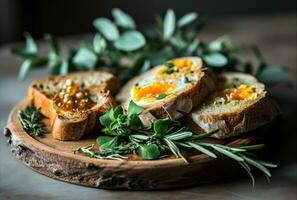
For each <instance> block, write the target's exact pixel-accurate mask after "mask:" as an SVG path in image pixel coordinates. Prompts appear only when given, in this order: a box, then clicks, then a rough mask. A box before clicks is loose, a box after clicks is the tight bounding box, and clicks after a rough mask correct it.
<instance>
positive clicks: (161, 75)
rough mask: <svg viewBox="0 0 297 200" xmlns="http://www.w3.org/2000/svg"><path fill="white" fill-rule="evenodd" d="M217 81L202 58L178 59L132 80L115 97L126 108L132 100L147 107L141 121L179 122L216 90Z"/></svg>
mask: <svg viewBox="0 0 297 200" xmlns="http://www.w3.org/2000/svg"><path fill="white" fill-rule="evenodd" d="M215 79H216V78H215V76H214V74H213V73H212V72H211V71H209V70H208V69H206V68H203V64H202V60H201V59H200V58H198V57H183V58H176V59H172V60H170V61H168V62H167V63H166V64H164V65H160V66H156V67H154V68H152V69H151V70H149V71H147V72H145V73H143V74H142V75H140V76H138V77H135V78H134V79H132V80H130V81H129V82H128V83H127V84H126V85H124V86H123V88H122V89H121V90H120V92H119V94H118V95H117V97H116V98H117V100H118V101H119V102H121V103H122V105H123V106H124V107H127V104H128V103H129V102H130V100H133V101H134V102H135V103H136V104H137V105H139V106H142V107H144V108H145V109H146V111H145V113H146V114H145V115H143V116H142V117H143V120H142V121H146V120H149V121H151V120H153V118H165V117H168V118H170V119H179V118H181V117H183V116H185V115H186V114H188V113H190V112H191V110H192V109H193V108H194V107H195V106H197V105H199V104H200V103H202V101H203V99H204V98H205V97H206V96H207V95H208V94H209V93H210V92H212V91H213V90H214V89H215Z"/></svg>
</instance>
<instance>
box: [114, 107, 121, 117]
mask: <svg viewBox="0 0 297 200" xmlns="http://www.w3.org/2000/svg"><path fill="white" fill-rule="evenodd" d="M122 114H123V108H122V106H117V107H115V108H114V110H113V117H114V118H117V117H118V116H119V115H122Z"/></svg>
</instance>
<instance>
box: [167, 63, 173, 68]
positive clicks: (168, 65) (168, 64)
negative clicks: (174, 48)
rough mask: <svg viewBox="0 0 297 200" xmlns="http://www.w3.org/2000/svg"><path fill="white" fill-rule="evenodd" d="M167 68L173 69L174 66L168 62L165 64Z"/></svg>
mask: <svg viewBox="0 0 297 200" xmlns="http://www.w3.org/2000/svg"><path fill="white" fill-rule="evenodd" d="M165 66H166V67H168V68H172V67H174V64H173V63H172V62H167V63H166V64H165Z"/></svg>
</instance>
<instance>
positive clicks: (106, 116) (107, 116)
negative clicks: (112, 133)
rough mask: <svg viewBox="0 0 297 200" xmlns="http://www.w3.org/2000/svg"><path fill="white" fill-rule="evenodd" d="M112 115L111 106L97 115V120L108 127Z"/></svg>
mask: <svg viewBox="0 0 297 200" xmlns="http://www.w3.org/2000/svg"><path fill="white" fill-rule="evenodd" d="M112 116H113V108H110V109H109V110H108V111H107V112H106V113H105V114H104V115H102V116H101V117H99V121H100V123H101V125H102V126H105V127H109V125H110V124H111V123H112V121H113V118H112Z"/></svg>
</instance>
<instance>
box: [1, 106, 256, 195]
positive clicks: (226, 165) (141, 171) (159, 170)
mask: <svg viewBox="0 0 297 200" xmlns="http://www.w3.org/2000/svg"><path fill="white" fill-rule="evenodd" d="M27 104H28V102H27V101H26V100H24V101H22V102H21V103H19V104H17V105H16V106H15V107H14V108H13V110H12V111H11V113H10V115H9V119H8V122H7V126H6V134H5V135H6V136H7V137H8V141H9V144H10V145H11V151H12V153H13V155H15V156H16V158H17V159H18V160H20V161H21V162H22V163H23V164H25V165H26V166H28V167H30V168H31V169H33V170H35V171H37V172H39V173H41V174H43V175H46V176H48V177H51V178H55V179H58V180H61V181H65V182H70V183H74V184H79V185H84V186H90V187H96V188H104V189H129V190H155V189H169V188H179V187H187V186H192V185H197V184H203V183H208V182H212V181H216V180H219V179H223V178H226V177H229V176H231V175H232V174H234V172H235V171H236V170H235V169H237V168H238V166H237V165H238V164H237V163H236V162H234V161H232V160H230V159H227V158H226V157H219V158H218V159H211V158H209V157H208V156H205V155H202V154H200V155H193V156H191V157H190V164H186V163H184V162H183V161H182V160H181V159H177V158H167V159H161V160H152V161H143V160H124V161H117V160H100V159H95V158H89V157H87V156H84V155H81V154H79V155H78V154H74V153H73V152H72V149H74V148H76V147H78V146H85V145H88V144H91V143H95V138H96V135H90V136H89V137H88V138H83V139H82V140H79V141H67V142H65V141H58V140H55V139H53V138H52V135H51V134H45V136H44V137H36V138H34V137H31V136H30V135H28V134H27V133H26V132H25V131H24V130H23V128H22V126H21V124H20V123H19V121H18V117H17V115H18V111H19V110H20V109H23V108H24V107H25V106H26V105H27ZM45 123H46V121H45ZM256 138H257V137H254V136H250V137H245V138H237V139H235V140H233V141H230V142H229V144H230V145H247V144H250V143H252V142H254V141H255V139H256Z"/></svg>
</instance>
